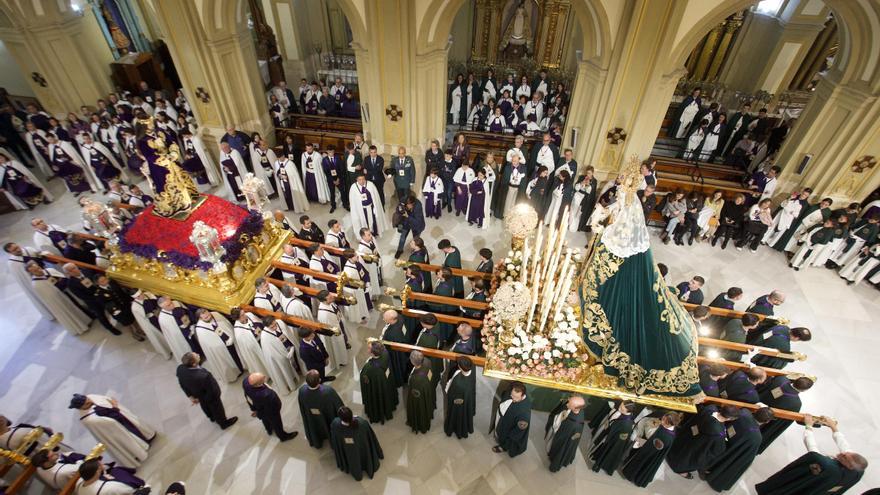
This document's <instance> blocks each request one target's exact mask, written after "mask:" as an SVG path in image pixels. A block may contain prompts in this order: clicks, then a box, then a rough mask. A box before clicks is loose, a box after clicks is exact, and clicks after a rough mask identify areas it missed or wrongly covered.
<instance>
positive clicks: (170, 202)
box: [137, 112, 199, 217]
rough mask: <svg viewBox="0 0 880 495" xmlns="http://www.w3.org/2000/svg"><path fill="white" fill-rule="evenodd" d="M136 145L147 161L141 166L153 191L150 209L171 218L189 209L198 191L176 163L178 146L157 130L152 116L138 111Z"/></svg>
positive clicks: (178, 152) (197, 195) (178, 154)
mask: <svg viewBox="0 0 880 495" xmlns="http://www.w3.org/2000/svg"><path fill="white" fill-rule="evenodd" d="M137 136H138V137H137V148H138V151H139V152H140V154H141V155H142V156H143V157H144V160H145V161H146V163H145V164H144V167H143V169H142V170H143V172H144V175H146V176H147V178H148V180H149V182H150V185H151V186H152V187H153V191H154V192H155V197H154V207H153V212H154V213H155V214H157V215H159V216H162V217H173V216H175V215H177V214H178V213H182V212H186V211H189V210H190V208H191V207H192V206H193V203H194V201H195V200H196V198H198V197H199V191H198V189H196V185H195V183H194V182H193V180H192V178H191V177H190V176H189V174H187V173H186V172H185V171H184V170H183V169H182V168H180V166H179V165H178V164H177V162H178V161H179V160H180V149H179V148H178V146H177V143H175V142H174V140H173V139H172V138H171V137H170V136H168V135H167V134H165V132H164V131H162V130H161V129H157V128H156V126H155V123H154V121H153V117H149V116H147V115H146V114H144V113H142V112H140V113H139V116H138V118H137Z"/></svg>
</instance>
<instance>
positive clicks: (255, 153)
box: [250, 140, 278, 195]
mask: <svg viewBox="0 0 880 495" xmlns="http://www.w3.org/2000/svg"><path fill="white" fill-rule="evenodd" d="M250 150H251V165H252V166H253V168H254V176H255V177H257V178H258V179H262V180H263V184H265V185H266V193H268V194H269V195H272V194H275V193H277V192H278V187H277V185H276V183H275V168H274V166H275V162H277V161H278V157H277V156H275V152H274V151H272V149H271V148H269V143H268V142H267V141H266V140H262V141H260V144H259V145H257V146H254V144H253V143H251V146H250Z"/></svg>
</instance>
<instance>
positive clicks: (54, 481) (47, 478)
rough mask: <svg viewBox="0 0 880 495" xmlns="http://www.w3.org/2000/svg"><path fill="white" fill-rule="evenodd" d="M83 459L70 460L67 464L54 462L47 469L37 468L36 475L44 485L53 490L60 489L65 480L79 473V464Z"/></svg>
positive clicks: (65, 482) (65, 483)
mask: <svg viewBox="0 0 880 495" xmlns="http://www.w3.org/2000/svg"><path fill="white" fill-rule="evenodd" d="M82 462H83V461H76V462H71V463H69V464H62V463H60V462H58V463H56V464H55V465H54V466H52V467H50V468H49V469H43V468H41V467H38V468H37V471H36V473H37V477H38V478H40V481H42V482H43V483H44V484H45V485H46V486H48V487H49V488H52V489H53V490H60V489H62V488H64V486H65V485H67V482H68V481H70V480H71V478H73V477H74V476H77V475H79V465H80V464H82Z"/></svg>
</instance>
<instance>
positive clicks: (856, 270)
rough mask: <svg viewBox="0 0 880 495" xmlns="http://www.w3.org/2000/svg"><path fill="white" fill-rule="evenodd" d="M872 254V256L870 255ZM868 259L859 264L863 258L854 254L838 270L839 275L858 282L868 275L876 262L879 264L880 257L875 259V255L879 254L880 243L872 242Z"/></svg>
mask: <svg viewBox="0 0 880 495" xmlns="http://www.w3.org/2000/svg"><path fill="white" fill-rule="evenodd" d="M871 255H873V256H871ZM869 256H871V258H870V259H868V260H867V261H865V262H864V263H863V264H861V265H860V264H859V262H860V261H862V260H863V259H864V258H862V257H861V256H856V257H855V258H853V259H851V260H850V261H849V263H847V264H846V265H844V267H843V268H842V269H841V270H840V276H841V277H843V278H844V279H846V280H849V281H850V282H853V283H856V284H858V283H860V282H861V281H862V280H864V279H865V277H866V276H868V273H870V271H871V270H873V269H874V267H876V266H877V265H878V264H880V259H877V256H880V244H874V246H873V247H872V248H871V250H870V252H869ZM878 273H880V272H878Z"/></svg>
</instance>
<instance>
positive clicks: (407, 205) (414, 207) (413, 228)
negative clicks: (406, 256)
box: [394, 195, 425, 258]
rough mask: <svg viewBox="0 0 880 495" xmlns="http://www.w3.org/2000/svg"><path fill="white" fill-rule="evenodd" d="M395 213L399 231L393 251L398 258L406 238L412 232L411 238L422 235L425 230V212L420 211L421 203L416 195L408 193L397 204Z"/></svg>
mask: <svg viewBox="0 0 880 495" xmlns="http://www.w3.org/2000/svg"><path fill="white" fill-rule="evenodd" d="M396 215H399V216H400V218H401V222H400V224H399V225H397V230H398V231H399V232H400V241H399V242H398V243H397V252H396V253H394V257H395V258H400V256H401V255H402V254H403V248H404V247H405V246H406V238H407V236H408V235H409V234H410V232H412V235H413V238H415V237H419V236H420V235H422V232H424V231H425V214H424V212H423V211H422V203H421V202H420V201H418V200H416V197H415V196H413V195H409V197H407V198H406V199H402V200H400V204H398V205H397V212H396Z"/></svg>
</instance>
